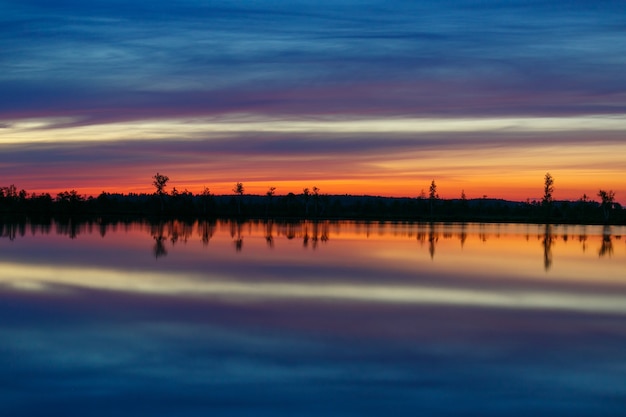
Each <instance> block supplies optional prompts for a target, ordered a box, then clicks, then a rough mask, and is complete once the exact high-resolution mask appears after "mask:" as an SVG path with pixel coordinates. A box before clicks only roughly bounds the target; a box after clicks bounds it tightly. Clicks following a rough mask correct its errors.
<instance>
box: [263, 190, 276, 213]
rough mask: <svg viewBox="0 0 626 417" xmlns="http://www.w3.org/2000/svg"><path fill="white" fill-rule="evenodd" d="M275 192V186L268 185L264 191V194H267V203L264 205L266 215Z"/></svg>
mask: <svg viewBox="0 0 626 417" xmlns="http://www.w3.org/2000/svg"><path fill="white" fill-rule="evenodd" d="M275 194H276V187H270V188H269V189H268V190H267V192H266V193H265V195H266V196H267V205H266V206H265V216H266V217H267V216H269V212H270V207H271V205H272V199H273V198H274V195H275Z"/></svg>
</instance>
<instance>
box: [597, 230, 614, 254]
mask: <svg viewBox="0 0 626 417" xmlns="http://www.w3.org/2000/svg"><path fill="white" fill-rule="evenodd" d="M605 255H608V256H611V255H613V241H612V240H611V227H610V226H604V229H603V230H602V245H601V246H600V251H598V256H605Z"/></svg>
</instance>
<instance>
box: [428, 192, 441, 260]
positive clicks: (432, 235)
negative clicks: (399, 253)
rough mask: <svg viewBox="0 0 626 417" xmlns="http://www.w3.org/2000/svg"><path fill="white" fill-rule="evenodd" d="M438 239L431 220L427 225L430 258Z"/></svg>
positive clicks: (432, 257) (433, 254)
mask: <svg viewBox="0 0 626 417" xmlns="http://www.w3.org/2000/svg"><path fill="white" fill-rule="evenodd" d="M433 183H434V181H433ZM438 240H439V235H438V234H437V233H435V224H434V223H432V222H431V223H429V226H428V253H430V259H434V258H435V246H436V244H437V241H438Z"/></svg>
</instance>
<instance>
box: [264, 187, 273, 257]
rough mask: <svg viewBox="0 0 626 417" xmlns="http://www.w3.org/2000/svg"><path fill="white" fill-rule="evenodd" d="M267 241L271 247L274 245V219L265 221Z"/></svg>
mask: <svg viewBox="0 0 626 417" xmlns="http://www.w3.org/2000/svg"><path fill="white" fill-rule="evenodd" d="M272 188H274V187H272ZM265 242H266V243H267V246H269V247H270V248H273V247H274V222H273V221H272V220H269V221H267V222H266V223H265Z"/></svg>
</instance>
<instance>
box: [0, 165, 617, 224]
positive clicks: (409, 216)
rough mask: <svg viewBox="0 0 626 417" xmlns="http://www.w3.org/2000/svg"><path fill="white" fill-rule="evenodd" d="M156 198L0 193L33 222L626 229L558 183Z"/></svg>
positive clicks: (606, 202)
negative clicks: (539, 193) (478, 189)
mask: <svg viewBox="0 0 626 417" xmlns="http://www.w3.org/2000/svg"><path fill="white" fill-rule="evenodd" d="M153 180H154V181H153V185H154V187H155V192H154V193H153V194H134V193H130V194H120V193H108V192H102V193H101V194H100V195H98V196H97V197H86V196H83V195H80V194H79V193H78V192H76V191H75V190H71V191H64V192H61V193H59V194H57V195H56V197H52V196H51V195H50V194H48V193H44V194H29V193H28V192H26V191H25V190H19V191H18V189H17V188H16V187H15V186H13V185H11V186H8V187H0V215H2V216H3V217H4V218H5V219H6V218H8V217H20V216H21V217H24V216H26V217H28V218H29V219H31V220H35V221H36V220H37V219H38V218H40V219H46V218H50V217H55V218H61V217H79V216H83V217H94V216H95V217H104V216H112V217H126V216H128V217H169V218H172V217H193V218H241V219H263V218H267V219H278V220H301V219H309V220H315V219H320V220H322V219H324V220H327V219H330V220H332V219H353V220H374V221H376V220H386V221H463V222H464V221H477V222H530V223H573V224H574V223H579V224H626V210H624V208H623V207H622V206H621V205H620V204H619V203H617V202H615V193H614V192H613V191H604V190H600V191H599V192H598V197H599V200H600V201H593V200H591V199H589V198H588V197H586V196H583V197H582V198H580V199H579V200H577V201H556V200H553V199H552V194H553V191H554V185H553V184H554V180H553V178H552V177H551V176H550V174H546V177H545V179H544V181H545V182H544V197H543V199H542V200H540V201H525V202H515V201H507V200H503V199H495V198H486V197H484V198H473V199H467V198H465V195H464V193H462V195H461V198H458V199H442V198H439V196H438V193H437V186H436V184H435V181H434V180H433V181H432V183H431V185H430V189H429V193H428V194H425V193H422V195H420V196H419V197H414V198H411V197H378V196H356V195H328V194H322V193H321V192H320V190H319V189H318V188H317V187H314V188H313V189H312V190H309V189H308V188H305V189H303V190H302V192H301V193H299V194H294V193H288V194H286V195H277V194H276V189H275V188H274V187H271V188H269V189H268V191H267V193H266V194H265V195H250V194H246V193H245V188H244V185H243V184H242V183H236V184H235V186H234V188H233V194H232V195H214V194H212V193H211V192H210V191H209V190H208V189H205V190H204V191H203V192H202V193H200V194H193V193H191V192H189V191H186V190H185V191H183V192H179V191H177V190H176V188H174V189H172V191H171V192H167V191H166V186H167V182H168V180H169V178H168V177H166V176H164V175H161V174H158V173H157V174H156V175H155V176H154V177H153Z"/></svg>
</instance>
